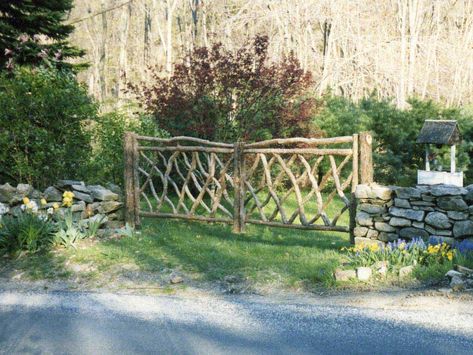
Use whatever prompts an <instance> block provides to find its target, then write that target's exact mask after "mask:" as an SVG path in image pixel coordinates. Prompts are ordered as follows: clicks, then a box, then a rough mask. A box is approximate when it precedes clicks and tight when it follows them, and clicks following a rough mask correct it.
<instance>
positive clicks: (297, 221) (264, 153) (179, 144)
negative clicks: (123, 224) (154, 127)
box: [125, 132, 372, 232]
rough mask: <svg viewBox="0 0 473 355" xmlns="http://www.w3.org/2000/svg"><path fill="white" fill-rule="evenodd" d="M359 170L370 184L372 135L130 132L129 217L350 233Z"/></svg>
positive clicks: (127, 169) (133, 219)
mask: <svg viewBox="0 0 473 355" xmlns="http://www.w3.org/2000/svg"><path fill="white" fill-rule="evenodd" d="M359 140H360V141H361V142H360V143H361V149H359ZM360 152H361V169H360V165H359V156H360ZM360 171H361V180H362V182H363V183H369V182H371V181H372V162H371V136H370V135H369V134H368V133H361V134H360V136H359V135H358V134H354V135H353V136H346V137H336V138H312V139H309V138H290V139H273V140H267V141H262V142H256V143H250V144H245V143H242V142H238V143H235V144H228V143H219V142H210V141H207V140H202V139H197V138H192V137H174V138H169V139H163V138H156V137H145V136H138V135H136V134H134V133H130V132H127V133H126V135H125V188H126V219H127V221H128V223H130V224H132V225H135V226H138V227H139V225H140V217H169V218H182V219H190V220H200V221H211V222H212V221H213V222H224V223H231V224H233V229H234V231H235V232H243V231H244V229H245V224H246V223H253V224H263V225H268V226H278V227H290V228H300V229H312V230H324V231H339V232H351V231H352V230H353V227H354V214H355V205H354V201H355V200H354V198H353V192H354V190H355V188H356V185H357V184H358V176H359V172H360Z"/></svg>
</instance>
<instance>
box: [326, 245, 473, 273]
mask: <svg viewBox="0 0 473 355" xmlns="http://www.w3.org/2000/svg"><path fill="white" fill-rule="evenodd" d="M342 251H343V252H344V253H345V256H346V258H347V261H348V262H347V268H350V270H344V271H343V270H337V271H336V272H335V278H336V279H337V280H338V281H346V280H348V279H350V278H354V277H357V278H358V279H360V280H367V279H369V278H370V276H371V274H372V272H373V271H374V272H376V273H378V274H383V275H386V274H388V273H390V274H394V275H399V276H401V277H403V276H406V275H408V274H410V273H411V272H412V271H413V270H414V267H416V266H425V267H431V266H438V265H443V264H448V265H451V264H452V262H455V261H458V260H462V261H463V260H464V259H465V258H470V259H471V258H472V257H473V242H471V241H468V240H464V241H461V242H457V243H455V244H453V245H450V244H448V243H445V242H442V241H441V240H435V239H432V238H431V239H429V242H427V243H426V242H424V240H423V239H422V238H414V239H412V240H410V241H406V240H404V239H398V240H396V241H393V242H390V243H387V244H386V245H379V244H357V245H355V246H352V247H349V248H342ZM353 269H355V270H356V271H355V270H353Z"/></svg>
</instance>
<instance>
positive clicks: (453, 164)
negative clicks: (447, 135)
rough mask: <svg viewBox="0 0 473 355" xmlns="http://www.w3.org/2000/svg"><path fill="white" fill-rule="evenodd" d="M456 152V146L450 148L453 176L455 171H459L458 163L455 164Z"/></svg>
mask: <svg viewBox="0 0 473 355" xmlns="http://www.w3.org/2000/svg"><path fill="white" fill-rule="evenodd" d="M455 150H456V147H455V145H452V146H451V147H450V172H451V173H452V174H453V173H454V172H455V170H457V168H456V166H455V165H456V164H455V163H456V162H455V155H456V154H455Z"/></svg>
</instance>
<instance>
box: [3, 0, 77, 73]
mask: <svg viewBox="0 0 473 355" xmlns="http://www.w3.org/2000/svg"><path fill="white" fill-rule="evenodd" d="M72 1H73V0H1V1H0V71H4V70H11V69H12V68H13V66H14V65H15V64H20V65H23V64H26V65H32V66H37V65H40V64H46V65H48V66H51V67H58V68H73V67H74V66H73V65H71V64H69V63H65V62H64V60H65V59H67V58H77V57H81V56H82V55H83V54H84V51H83V50H81V49H79V48H77V47H74V46H71V45H70V44H69V42H68V41H67V38H68V36H69V35H70V33H71V32H72V31H73V30H74V26H72V25H66V24H64V23H63V21H64V20H65V17H66V14H67V13H68V12H69V11H70V10H71V9H72V6H73V5H72ZM76 67H77V66H76Z"/></svg>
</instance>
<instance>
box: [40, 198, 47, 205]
mask: <svg viewBox="0 0 473 355" xmlns="http://www.w3.org/2000/svg"><path fill="white" fill-rule="evenodd" d="M40 202H41V206H44V205H46V204H47V203H48V201H46V199H44V198H42V199H41V201H40Z"/></svg>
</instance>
